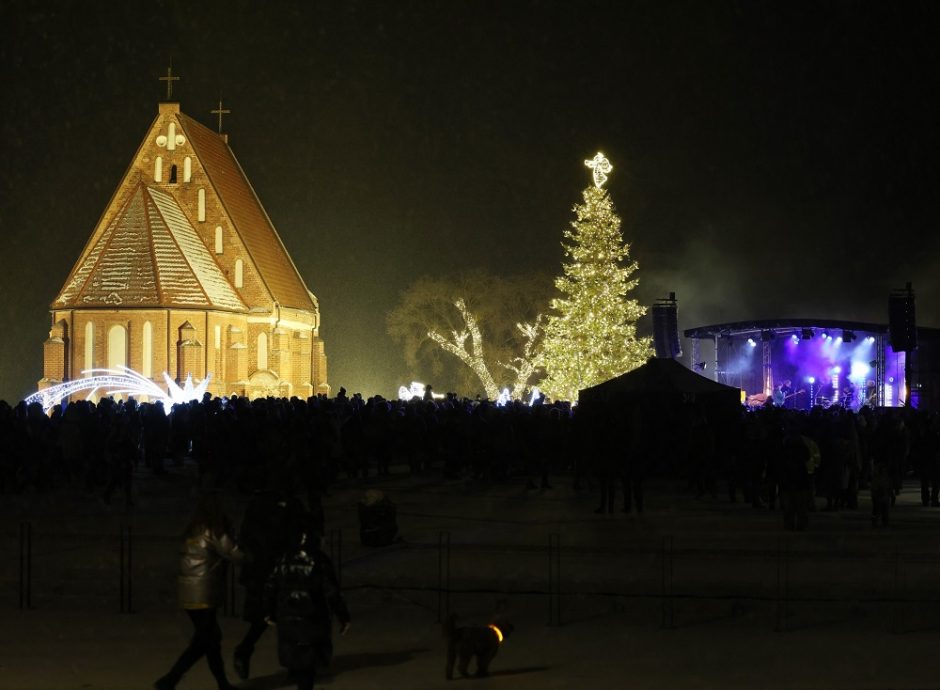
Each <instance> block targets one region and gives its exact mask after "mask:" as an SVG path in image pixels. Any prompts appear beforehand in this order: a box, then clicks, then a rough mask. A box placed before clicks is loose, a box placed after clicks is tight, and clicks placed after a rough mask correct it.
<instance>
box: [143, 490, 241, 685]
mask: <svg viewBox="0 0 940 690" xmlns="http://www.w3.org/2000/svg"><path fill="white" fill-rule="evenodd" d="M233 534H234V529H233V527H232V524H231V521H230V520H229V518H228V517H227V516H226V515H225V513H224V512H223V510H222V503H221V496H220V495H219V494H218V493H217V492H210V493H207V494H205V495H203V496H202V498H200V500H199V502H198V504H197V505H196V509H195V511H194V512H193V516H192V519H191V520H190V522H189V526H188V527H187V528H186V541H185V542H184V545H183V556H182V558H181V559H180V575H179V578H178V579H177V582H178V584H179V602H180V606H181V607H182V609H183V610H184V611H186V615H188V616H189V619H190V620H191V621H192V623H193V637H192V639H191V640H190V641H189V645H188V646H187V647H186V649H184V650H183V653H182V654H180V656H179V658H178V659H177V660H176V663H175V664H173V667H172V668H171V669H170V671H169V672H168V673H167V674H166V675H165V676H163V677H161V678H160V679H158V680H157V682H156V683H154V688H155V689H156V690H173V689H174V688H175V687H176V685H177V684H178V683H179V682H180V679H181V678H182V677H183V675H184V674H185V673H186V672H187V671H188V670H189V669H190V668H192V667H193V665H194V664H195V663H196V662H197V661H199V659H201V658H202V657H203V656H205V657H206V661H207V662H208V664H209V670H210V671H211V672H212V675H213V677H214V678H215V682H216V684H217V685H218V688H219V690H234V688H235V686H234V685H232V684H231V683H229V682H228V679H227V678H226V676H225V663H224V662H223V661H222V630H221V628H219V623H218V621H217V620H216V610H217V609H218V607H219V605H220V604H221V603H222V602H223V601H224V599H225V582H226V578H225V575H226V571H227V566H228V562H233V563H238V562H240V561H242V560H244V554H243V553H242V552H241V551H240V550H239V548H238V545H237V544H236V543H235V539H234V538H233V536H232V535H233Z"/></svg>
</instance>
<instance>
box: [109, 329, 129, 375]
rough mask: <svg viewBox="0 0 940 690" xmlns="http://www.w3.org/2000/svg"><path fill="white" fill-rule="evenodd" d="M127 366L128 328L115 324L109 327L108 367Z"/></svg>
mask: <svg viewBox="0 0 940 690" xmlns="http://www.w3.org/2000/svg"><path fill="white" fill-rule="evenodd" d="M126 366H127V329H126V328H124V326H120V325H114V326H111V328H109V329H108V369H119V368H120V367H126Z"/></svg>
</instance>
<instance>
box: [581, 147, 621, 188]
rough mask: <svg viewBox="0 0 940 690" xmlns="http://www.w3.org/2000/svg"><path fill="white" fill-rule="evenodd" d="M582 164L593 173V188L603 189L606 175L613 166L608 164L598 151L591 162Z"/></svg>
mask: <svg viewBox="0 0 940 690" xmlns="http://www.w3.org/2000/svg"><path fill="white" fill-rule="evenodd" d="M584 164H585V165H586V166H587V167H589V168H591V170H593V171H594V186H595V187H597V188H598V189H600V188H601V187H603V186H604V183H605V182H607V173H609V172H610V171H611V170H613V169H614V166H612V165H611V164H610V161H609V160H607V158H606V157H605V156H604V154H603V153H601V152H600V151H598V152H597V155H596V156H594V158H592V159H591V160H589V161H584Z"/></svg>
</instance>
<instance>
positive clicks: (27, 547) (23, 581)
mask: <svg viewBox="0 0 940 690" xmlns="http://www.w3.org/2000/svg"><path fill="white" fill-rule="evenodd" d="M32 607H33V524H32V523H31V522H21V523H20V609H21V610H22V609H31V608H32Z"/></svg>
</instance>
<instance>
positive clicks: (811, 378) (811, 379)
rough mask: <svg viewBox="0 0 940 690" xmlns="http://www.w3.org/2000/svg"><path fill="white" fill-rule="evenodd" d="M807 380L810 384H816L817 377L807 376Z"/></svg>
mask: <svg viewBox="0 0 940 690" xmlns="http://www.w3.org/2000/svg"><path fill="white" fill-rule="evenodd" d="M806 380H807V381H808V382H809V383H816V377H815V376H807V377H806Z"/></svg>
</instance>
